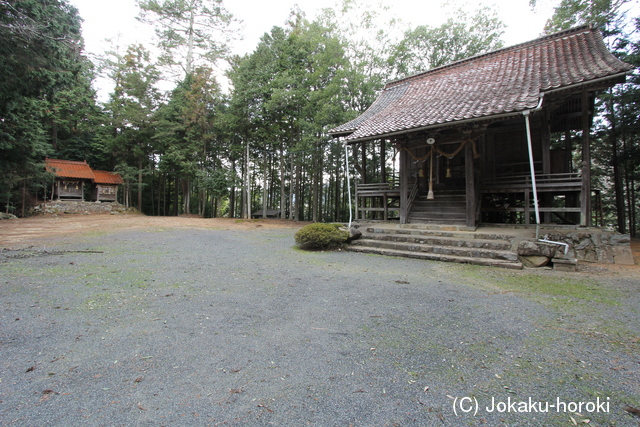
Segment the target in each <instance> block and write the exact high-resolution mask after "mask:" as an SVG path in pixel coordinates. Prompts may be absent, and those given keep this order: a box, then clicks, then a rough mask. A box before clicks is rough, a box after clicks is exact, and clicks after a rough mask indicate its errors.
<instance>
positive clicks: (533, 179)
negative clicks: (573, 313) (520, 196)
mask: <svg viewBox="0 0 640 427" xmlns="http://www.w3.org/2000/svg"><path fill="white" fill-rule="evenodd" d="M542 99H543V98H542V96H541V97H540V102H539V103H538V106H537V107H536V109H535V110H539V109H540V107H541V106H542ZM530 114H531V110H526V111H523V112H522V115H523V116H524V120H525V122H526V125H527V147H528V149H529V168H530V169H531V184H532V186H533V204H534V208H535V210H536V240H537V241H538V242H543V243H552V244H554V245H561V246H564V254H565V255H566V254H567V252H568V251H569V245H568V244H567V243H563V242H554V241H552V240H547V239H541V238H540V209H539V205H538V188H537V187H536V171H535V166H534V163H533V147H532V144H531V125H530V123H529V115H530ZM545 237H546V236H545Z"/></svg>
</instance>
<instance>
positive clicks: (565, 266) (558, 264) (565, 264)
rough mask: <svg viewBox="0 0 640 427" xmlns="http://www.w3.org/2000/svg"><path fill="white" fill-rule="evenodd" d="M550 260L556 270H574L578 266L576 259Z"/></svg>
mask: <svg viewBox="0 0 640 427" xmlns="http://www.w3.org/2000/svg"><path fill="white" fill-rule="evenodd" d="M551 262H552V263H553V269H554V270H557V271H576V268H577V267H578V260H577V259H570V258H554V259H552V260H551Z"/></svg>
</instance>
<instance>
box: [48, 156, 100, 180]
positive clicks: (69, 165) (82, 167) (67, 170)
mask: <svg viewBox="0 0 640 427" xmlns="http://www.w3.org/2000/svg"><path fill="white" fill-rule="evenodd" d="M45 165H46V166H45V167H46V169H47V171H49V172H53V173H55V174H56V175H57V176H59V177H61V178H80V179H94V175H93V171H92V170H91V168H90V167H89V165H88V164H87V162H86V161H85V162H76V161H72V160H56V159H45Z"/></svg>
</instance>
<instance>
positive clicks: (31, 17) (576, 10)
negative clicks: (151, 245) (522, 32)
mask: <svg viewBox="0 0 640 427" xmlns="http://www.w3.org/2000/svg"><path fill="white" fill-rule="evenodd" d="M137 3H138V6H139V9H140V14H139V17H138V19H140V20H141V21H142V22H145V23H147V24H149V25H151V26H153V27H154V28H155V29H156V35H157V40H158V44H157V46H142V45H132V46H125V47H122V46H114V47H113V49H112V50H110V51H108V52H104V54H103V55H101V57H100V58H99V59H98V60H95V61H94V62H92V61H90V60H89V59H88V58H87V56H86V54H85V52H84V47H83V39H82V35H81V24H82V19H81V17H80V16H79V14H78V11H77V9H75V8H74V7H73V6H71V5H70V4H69V3H68V2H67V0H0V10H1V12H2V13H1V14H0V68H1V71H2V75H3V79H2V80H0V208H1V209H2V210H3V211H6V212H10V213H15V214H17V215H23V216H24V215H28V214H29V209H28V208H29V206H30V205H32V204H33V203H35V202H36V201H37V200H42V199H43V198H44V197H48V194H47V188H49V187H50V182H51V179H52V177H51V176H48V174H47V173H45V170H44V159H45V157H51V158H59V159H66V160H86V161H87V162H88V163H89V164H90V165H91V167H92V168H94V169H103V170H116V171H118V172H120V174H121V175H122V177H123V179H124V181H125V185H124V188H123V191H121V197H122V200H121V201H122V202H123V203H125V204H128V205H131V206H134V207H137V208H138V209H139V210H140V211H142V212H143V213H145V214H147V215H181V214H197V215H201V216H204V217H216V216H229V217H244V218H246V217H248V216H250V213H251V212H254V211H258V210H260V209H263V208H264V209H280V210H281V212H282V217H283V218H289V219H292V220H310V221H343V220H345V218H348V207H347V206H348V205H347V195H346V194H347V192H346V191H345V188H344V186H345V185H346V178H345V149H344V146H343V145H342V144H341V143H340V142H339V141H336V140H333V139H331V138H330V137H329V136H328V134H327V131H328V130H329V129H331V128H332V127H335V126H337V125H340V124H342V123H344V122H346V121H348V120H350V119H352V118H354V117H356V116H357V115H359V114H360V113H362V112H363V111H364V110H366V108H367V107H368V106H369V105H371V103H372V102H373V101H374V100H375V98H376V96H377V94H378V92H379V90H380V89H382V87H383V86H384V83H385V82H386V81H388V80H390V79H393V78H397V77H402V76H404V75H407V74H411V73H415V72H418V71H426V70H428V69H430V68H433V67H437V66H440V65H443V64H446V63H448V62H451V61H455V60H458V59H462V58H465V57H468V56H471V55H476V54H480V53H484V52H488V51H491V50H495V49H498V48H500V47H503V45H504V44H503V41H502V39H501V37H502V34H503V32H504V28H505V25H504V23H502V22H501V21H500V20H499V19H498V18H497V14H496V12H495V11H493V10H491V9H488V8H480V9H478V10H475V11H472V12H469V11H452V14H451V18H450V19H449V20H447V21H446V22H445V23H443V24H442V25H440V26H438V27H431V26H426V25H421V26H417V27H414V28H400V27H399V26H398V24H396V23H394V22H387V23H380V18H381V15H380V14H379V13H377V12H375V11H370V10H367V8H365V7H364V6H363V5H362V4H359V3H358V2H357V1H355V0H344V3H343V5H342V7H340V8H336V9H325V10H323V11H322V12H321V13H319V14H318V15H317V16H316V17H314V18H313V19H310V18H308V17H306V16H305V15H304V14H303V13H302V12H301V11H300V10H298V9H297V8H294V9H292V11H291V14H290V16H289V19H288V20H287V21H286V22H284V23H283V25H282V26H276V27H273V28H272V29H271V31H270V32H268V33H265V34H264V35H263V37H262V38H261V40H260V43H259V44H258V46H256V47H255V49H254V50H253V52H252V53H250V54H247V55H244V56H234V55H231V54H230V53H229V46H230V44H229V43H230V41H231V40H232V38H233V37H235V36H236V32H235V31H234V28H235V19H234V17H233V16H231V14H230V13H229V12H228V11H227V10H226V9H225V7H224V5H223V3H222V0H137ZM629 3H630V1H629V0H559V2H558V4H557V6H556V9H555V13H554V14H553V16H551V17H550V18H549V20H548V23H547V26H546V28H545V30H544V31H545V32H555V31H558V30H561V29H566V28H570V27H573V26H575V25H579V24H583V23H592V24H594V25H597V26H598V27H599V28H600V29H601V30H602V32H603V34H604V35H605V37H606V42H607V44H608V46H609V48H610V50H612V51H613V52H614V53H615V54H616V55H618V56H619V57H620V58H621V59H623V60H624V61H626V62H629V63H632V64H636V65H640V58H639V57H638V55H639V53H640V42H639V41H638V34H639V32H640V18H638V17H630V16H627V15H625V13H624V12H625V11H626V10H627V9H628V7H627V6H628V5H629ZM535 6H536V4H535V0H532V1H531V7H535ZM397 34H400V36H398V35H397ZM225 64H226V65H225ZM221 68H226V69H227V70H228V71H227V72H226V78H227V79H228V80H229V82H230V90H229V91H228V92H227V91H223V90H222V89H221V86H220V84H219V81H218V80H219V78H218V77H217V76H216V73H217V70H220V69H221ZM98 75H100V76H103V77H106V78H108V79H109V80H110V81H111V82H112V83H113V86H114V89H113V92H112V93H111V94H110V95H109V99H108V100H107V101H106V102H104V103H100V102H98V101H97V96H96V92H95V89H94V88H93V87H92V82H93V81H94V79H95V78H96V77H97V76H98ZM166 80H172V81H175V82H176V84H175V87H174V88H173V89H172V90H171V91H169V92H168V93H165V92H163V91H161V90H160V89H159V87H160V82H161V81H166ZM627 82H628V83H627V84H624V85H618V86H616V87H615V88H613V89H611V90H610V91H608V92H607V93H604V94H602V96H601V97H600V98H599V101H598V104H597V109H598V111H597V113H598V116H597V119H596V121H595V126H594V135H593V145H594V148H593V150H594V164H593V168H594V174H593V179H594V188H599V189H601V190H602V191H603V194H604V197H605V201H606V204H605V214H606V218H607V221H608V222H609V223H612V224H616V225H617V227H618V229H619V230H621V231H624V232H630V233H631V234H632V235H635V234H636V232H637V230H638V229H639V228H640V218H638V215H637V214H636V212H637V210H638V206H639V205H640V200H639V197H638V195H637V193H638V191H640V129H639V125H640V120H639V113H640V111H639V109H640V107H639V105H640V77H639V76H638V75H637V74H634V75H632V76H629V77H628V79H627ZM390 149H391V148H390ZM366 154H367V156H368V157H369V160H368V161H367V163H366V165H367V169H368V170H367V171H355V170H352V171H351V172H350V173H351V174H353V175H355V176H356V177H358V176H360V175H361V173H365V174H367V173H372V171H374V170H379V169H380V164H379V163H380V158H379V155H377V154H376V153H374V152H373V150H371V152H368V153H366ZM389 154H390V155H388V156H386V158H387V159H391V158H392V157H393V155H392V153H389ZM360 155H361V153H360ZM369 168H370V169H369ZM390 175H391V174H390Z"/></svg>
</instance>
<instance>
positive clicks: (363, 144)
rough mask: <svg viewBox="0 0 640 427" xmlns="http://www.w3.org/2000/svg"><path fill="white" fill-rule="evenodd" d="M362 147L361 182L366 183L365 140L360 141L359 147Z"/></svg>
mask: <svg viewBox="0 0 640 427" xmlns="http://www.w3.org/2000/svg"><path fill="white" fill-rule="evenodd" d="M360 148H361V149H362V153H361V154H362V183H363V184H366V183H367V146H366V142H363V143H362V146H361V147H360Z"/></svg>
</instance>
